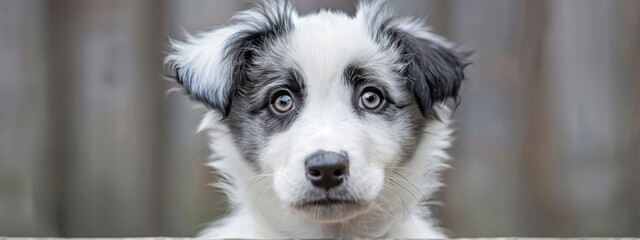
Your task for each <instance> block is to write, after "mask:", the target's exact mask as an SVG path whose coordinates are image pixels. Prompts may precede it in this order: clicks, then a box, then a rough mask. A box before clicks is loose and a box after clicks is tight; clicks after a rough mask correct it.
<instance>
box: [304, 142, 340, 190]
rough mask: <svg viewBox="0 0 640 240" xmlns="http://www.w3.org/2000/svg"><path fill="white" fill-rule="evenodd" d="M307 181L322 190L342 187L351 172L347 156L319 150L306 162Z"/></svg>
mask: <svg viewBox="0 0 640 240" xmlns="http://www.w3.org/2000/svg"><path fill="white" fill-rule="evenodd" d="M305 167H306V169H307V179H309V181H311V183H312V184H313V185H314V186H316V187H320V188H324V189H325V190H327V191H329V189H331V188H333V187H336V186H338V185H340V184H341V183H342V182H343V181H344V179H345V177H346V176H347V173H348V172H349V158H348V157H347V154H346V153H344V154H340V153H335V152H327V151H322V150H319V151H317V152H315V153H313V154H311V155H309V156H308V157H307V159H306V161H305Z"/></svg>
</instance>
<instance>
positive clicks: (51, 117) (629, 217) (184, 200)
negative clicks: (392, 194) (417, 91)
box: [0, 0, 640, 237]
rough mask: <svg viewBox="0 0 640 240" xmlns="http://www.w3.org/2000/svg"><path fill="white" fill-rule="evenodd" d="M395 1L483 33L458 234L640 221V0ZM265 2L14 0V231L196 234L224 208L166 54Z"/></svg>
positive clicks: (463, 128) (564, 232) (0, 64)
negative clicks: (184, 39) (169, 77)
mask: <svg viewBox="0 0 640 240" xmlns="http://www.w3.org/2000/svg"><path fill="white" fill-rule="evenodd" d="M391 4H392V5H395V6H396V7H397V9H398V11H399V13H400V14H402V15H415V16H419V17H425V18H426V21H428V23H429V24H430V25H432V26H433V28H434V30H435V31H436V32H437V33H439V34H442V35H444V36H446V37H447V38H449V39H451V40H452V41H455V42H457V43H460V46H461V47H462V48H463V49H467V50H475V54H474V55H473V56H472V57H471V60H472V61H473V63H474V64H473V65H471V66H470V67H469V68H467V73H468V81H466V82H465V83H464V86H463V89H462V104H461V105H460V108H459V109H458V110H457V112H456V113H455V118H456V119H457V127H458V128H457V129H458V130H457V143H456V144H455V147H454V148H453V149H452V151H451V152H452V155H453V157H454V160H453V161H451V165H452V166H453V169H452V170H449V171H447V172H446V174H445V179H444V180H445V182H446V184H447V185H446V188H444V189H443V191H441V192H440V195H439V196H438V199H439V200H440V201H441V202H442V203H443V205H442V206H435V207H434V211H435V213H436V216H437V217H438V218H439V219H440V220H441V224H442V225H443V226H444V227H445V228H447V229H450V230H451V231H452V232H453V233H454V234H453V236H456V237H480V236H482V237H493V236H538V237H540V236H553V237H562V236H593V237H597V236H612V237H619V236H635V237H640V186H639V185H640V77H639V76H640V1H637V0H563V1H539V0H531V1H523V0H508V1H507V0H486V1H476V0H452V1H408V0H406V1H392V2H391ZM251 5H252V4H251V3H250V2H247V1H232V0H226V1H222V0H219V1H202V0H183V1H169V0H163V1H153V0H135V1H132V0H55V1H54V0H48V1H47V0H0V79H1V81H0V107H1V108H0V236H3V235H4V236H61V237H119V236H131V237H134V236H192V235H193V234H194V233H196V232H197V231H198V230H200V229H202V228H203V227H204V226H206V223H208V222H210V221H213V220H215V219H217V218H218V217H219V216H221V214H223V213H224V212H225V211H226V209H225V207H226V205H225V203H224V198H223V197H222V195H220V194H219V193H217V192H216V191H215V190H214V189H213V188H211V187H208V186H207V185H208V184H209V183H211V182H213V181H215V178H216V177H215V175H214V174H212V173H211V170H210V169H209V168H207V167H205V166H204V163H205V162H206V160H207V158H208V155H209V151H208V149H206V147H205V145H206V143H207V140H206V138H205V137H204V136H203V135H202V134H197V133H196V132H195V128H196V126H197V124H198V121H199V119H200V118H201V116H202V114H203V109H196V108H194V107H193V106H194V104H192V103H191V102H189V100H188V99H187V98H186V97H185V96H183V95H181V94H167V93H166V92H167V89H169V88H170V87H171V86H172V84H170V83H169V82H166V81H163V80H162V77H161V76H162V74H163V73H166V72H164V71H166V69H163V67H162V60H163V57H164V55H165V53H166V52H167V51H168V49H169V48H168V39H169V38H178V39H179V38H180V37H181V36H182V34H181V33H182V29H184V30H186V31H188V32H190V33H196V32H199V31H204V30H207V29H211V28H213V27H215V26H219V25H221V24H226V23H228V19H229V18H230V17H231V16H232V15H233V14H234V12H237V11H239V10H242V9H246V8H248V7H250V6H251ZM295 5H296V6H297V7H298V9H299V11H300V12H305V11H310V10H312V9H315V8H317V7H321V6H324V7H331V8H336V9H343V10H345V11H347V12H350V13H353V11H354V2H353V1H352V0H347V1H311V0H299V1H296V2H295Z"/></svg>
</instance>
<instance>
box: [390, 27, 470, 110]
mask: <svg viewBox="0 0 640 240" xmlns="http://www.w3.org/2000/svg"><path fill="white" fill-rule="evenodd" d="M389 34H390V36H392V37H393V38H396V39H397V42H396V44H397V47H398V48H399V49H400V50H401V51H402V56H403V57H402V61H403V63H404V64H405V68H404V71H403V74H404V76H406V81H407V82H406V84H407V87H408V89H410V90H411V91H412V92H413V94H414V97H415V99H416V101H417V103H418V106H419V108H420V111H421V112H422V114H423V115H424V116H427V115H428V114H429V113H430V112H431V108H432V107H433V105H434V104H438V103H443V102H445V101H446V100H447V99H450V98H451V99H454V100H455V102H456V106H457V104H459V102H460V98H459V96H458V91H459V89H460V85H461V83H462V80H463V79H464V78H465V74H464V68H465V67H466V66H468V65H469V63H468V62H466V61H465V60H463V59H464V58H465V57H466V56H468V54H467V53H457V52H455V51H454V50H453V49H449V48H446V47H445V46H442V45H441V44H439V43H437V42H435V41H433V40H429V39H423V38H418V37H415V36H413V35H412V34H410V33H403V32H400V31H398V30H389ZM469 54H470V53H469Z"/></svg>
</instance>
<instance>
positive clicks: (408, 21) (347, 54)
mask: <svg viewBox="0 0 640 240" xmlns="http://www.w3.org/2000/svg"><path fill="white" fill-rule="evenodd" d="M166 62H167V64H168V65H170V66H171V67H172V68H173V70H174V71H175V73H176V80H177V82H179V83H180V84H181V85H182V87H183V89H184V90H185V91H186V93H187V94H188V95H189V96H190V97H192V98H193V99H195V100H196V101H198V102H200V103H201V104H204V105H205V106H206V107H208V108H209V109H210V112H209V113H208V114H207V115H206V116H205V117H204V119H203V121H202V124H201V126H200V130H202V131H206V132H207V133H208V134H209V136H210V137H211V142H210V148H211V150H212V151H213V157H212V160H211V162H210V165H211V167H213V168H215V169H216V170H217V171H218V172H219V173H220V174H221V175H222V176H223V178H224V181H222V182H220V183H217V186H218V187H219V188H220V189H222V191H224V193H226V195H227V196H228V198H229V202H230V204H231V211H230V213H229V215H228V216H226V217H225V218H223V219H222V220H220V221H218V222H216V223H214V224H213V225H211V226H210V227H208V228H207V229H205V230H204V231H202V232H201V236H202V237H215V238H335V237H388V238H443V237H445V236H444V235H443V233H442V231H441V230H440V229H439V228H438V227H437V226H436V224H435V222H434V221H433V220H432V219H431V215H430V212H429V209H428V207H427V204H426V203H427V201H428V200H430V198H431V197H432V196H433V194H434V192H435V191H436V190H438V188H439V187H440V186H441V185H442V184H441V183H440V181H439V173H440V172H441V170H443V169H444V168H446V167H447V165H446V164H445V160H446V159H447V154H446V153H445V149H447V148H448V147H449V146H450V145H451V142H450V140H451V134H452V130H451V129H450V127H449V124H450V115H451V111H450V110H449V109H448V108H447V107H446V106H445V101H447V100H448V99H455V100H456V102H458V101H457V100H458V89H459V88H460V84H461V81H462V80H463V79H464V73H463V69H464V67H465V65H466V61H465V60H464V56H463V54H461V53H459V52H457V51H456V50H454V49H453V46H452V44H450V43H448V42H447V41H446V40H445V39H443V38H442V37H440V36H437V35H435V34H434V33H432V32H431V31H430V30H429V28H427V27H426V26H425V25H423V24H422V23H421V22H420V21H418V20H415V19H413V18H407V17H397V16H394V15H393V11H392V10H391V9H390V8H389V7H388V6H387V5H385V4H384V3H383V2H380V1H362V2H360V3H359V4H358V8H357V13H356V14H355V16H350V15H348V14H346V13H343V12H338V11H333V10H320V11H317V12H314V13H310V14H299V13H298V12H296V10H294V9H293V7H292V5H291V3H289V2H286V1H275V2H263V3H261V4H258V6H256V7H255V8H253V9H250V10H247V11H243V12H241V13H239V14H238V15H236V16H235V17H234V18H233V23H232V24H231V25H230V26H227V27H223V28H219V29H216V30H212V31H208V32H204V33H201V34H198V35H196V36H187V37H186V40H184V41H181V42H176V41H174V42H172V51H171V52H170V54H169V55H168V56H167V58H166Z"/></svg>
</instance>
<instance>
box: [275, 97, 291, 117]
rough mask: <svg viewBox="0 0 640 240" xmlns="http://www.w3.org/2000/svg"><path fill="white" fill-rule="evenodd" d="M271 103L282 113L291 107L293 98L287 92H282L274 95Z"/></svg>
mask: <svg viewBox="0 0 640 240" xmlns="http://www.w3.org/2000/svg"><path fill="white" fill-rule="evenodd" d="M272 105H273V108H275V109H276V111H278V112H281V113H284V112H287V111H289V110H291V108H293V98H291V96H290V95H289V94H287V93H283V94H280V95H279V96H278V97H276V98H275V100H273V103H272Z"/></svg>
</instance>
